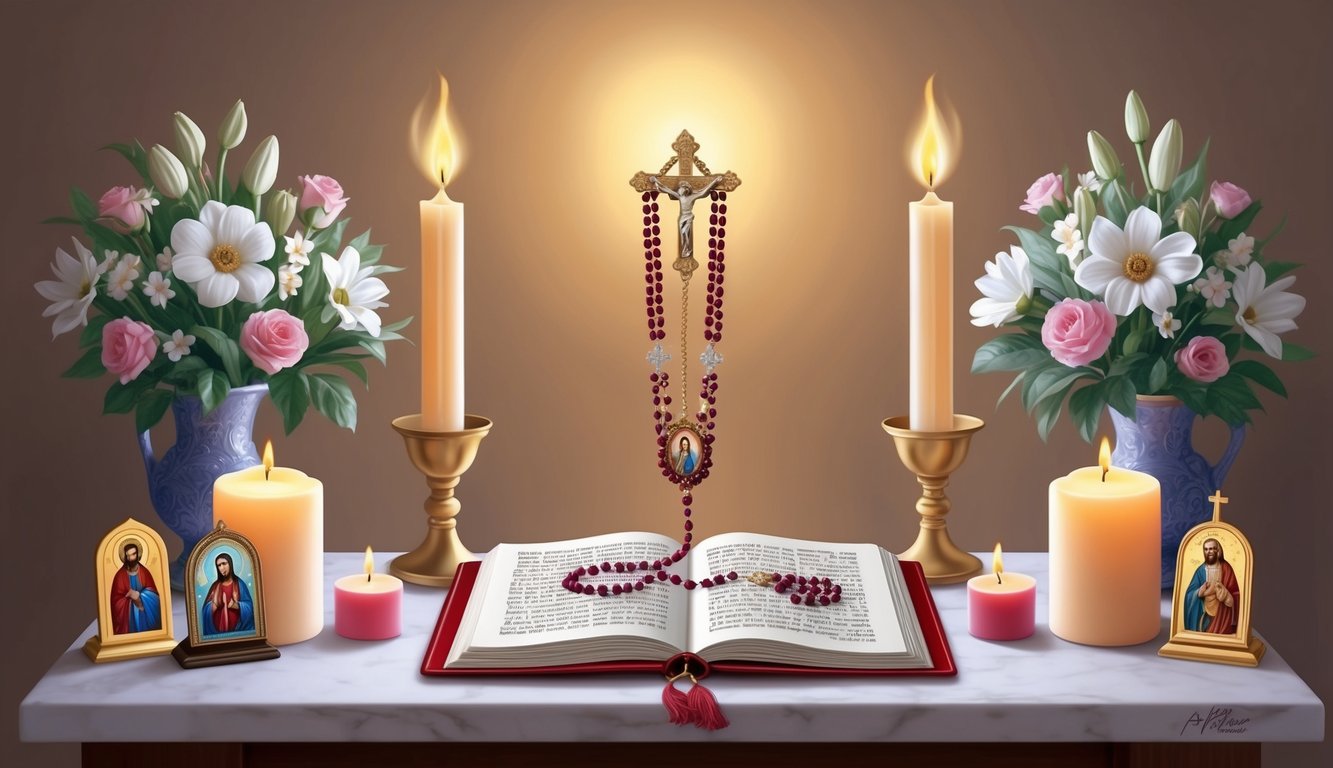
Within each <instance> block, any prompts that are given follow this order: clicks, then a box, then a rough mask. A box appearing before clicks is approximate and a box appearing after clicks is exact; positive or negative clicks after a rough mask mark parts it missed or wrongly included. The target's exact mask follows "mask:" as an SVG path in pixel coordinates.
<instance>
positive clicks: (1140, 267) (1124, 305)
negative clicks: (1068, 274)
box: [1074, 208, 1203, 317]
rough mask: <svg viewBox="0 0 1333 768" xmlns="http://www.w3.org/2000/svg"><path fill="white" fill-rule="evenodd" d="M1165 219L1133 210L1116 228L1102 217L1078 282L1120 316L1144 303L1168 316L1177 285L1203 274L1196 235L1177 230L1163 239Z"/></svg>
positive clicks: (1144, 210) (1076, 278)
mask: <svg viewBox="0 0 1333 768" xmlns="http://www.w3.org/2000/svg"><path fill="white" fill-rule="evenodd" d="M1161 234H1162V218H1161V217H1160V216H1158V215H1157V212H1156V211H1154V210H1152V209H1151V208H1135V209H1134V210H1133V211H1131V212H1130V214H1129V218H1128V219H1127V220H1126V221H1125V228H1124V229H1123V230H1122V229H1120V227H1117V226H1116V225H1115V224H1114V223H1112V222H1111V220H1110V219H1107V218H1105V217H1103V216H1098V217H1097V219H1096V220H1095V221H1093V222H1092V231H1091V232H1089V233H1088V257H1087V258H1085V259H1084V260H1083V262H1082V263H1080V264H1079V265H1078V267H1077V268H1076V269H1075V270H1074V281H1075V282H1076V283H1078V284H1079V285H1081V286H1083V287H1084V288H1086V289H1088V290H1089V291H1092V292H1093V293H1096V294H1098V295H1100V296H1102V297H1103V298H1104V300H1105V302H1106V306H1107V307H1109V308H1110V310H1111V311H1112V312H1114V313H1115V314H1117V315H1120V316H1121V317H1124V316H1126V315H1128V314H1129V313H1131V312H1133V311H1134V310H1135V309H1136V308H1138V307H1139V306H1140V305H1142V306H1146V307H1148V309H1150V310H1152V311H1153V312H1165V311H1166V310H1168V309H1170V308H1171V307H1172V306H1174V305H1175V303H1176V284H1178V283H1183V282H1185V281H1187V280H1192V279H1194V277H1195V276H1196V275H1198V274H1199V272H1201V271H1202V270H1203V259H1202V258H1200V257H1199V255H1198V254H1196V253H1195V252H1194V245H1195V241H1194V236H1193V235H1191V234H1189V233H1188V232H1173V233H1172V234H1169V235H1167V236H1166V237H1164V238H1161V239H1158V238H1159V237H1160V236H1161Z"/></svg>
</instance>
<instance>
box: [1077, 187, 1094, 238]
mask: <svg viewBox="0 0 1333 768" xmlns="http://www.w3.org/2000/svg"><path fill="white" fill-rule="evenodd" d="M1074 215H1076V216H1077V217H1078V229H1079V231H1080V232H1082V233H1083V240H1084V241H1085V242H1086V241H1087V239H1088V233H1089V232H1091V231H1092V222H1093V221H1094V220H1095V219H1096V218H1097V201H1096V200H1094V199H1093V197H1092V192H1091V190H1089V189H1088V188H1087V187H1079V188H1078V191H1076V192H1075V193H1074Z"/></svg>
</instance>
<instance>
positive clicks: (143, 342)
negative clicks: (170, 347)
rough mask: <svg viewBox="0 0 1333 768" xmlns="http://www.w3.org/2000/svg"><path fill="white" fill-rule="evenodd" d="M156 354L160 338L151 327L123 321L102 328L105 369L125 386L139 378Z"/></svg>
mask: <svg viewBox="0 0 1333 768" xmlns="http://www.w3.org/2000/svg"><path fill="white" fill-rule="evenodd" d="M156 354H157V336H156V335H155V334H154V333H153V329H152V328H150V327H148V324H147V323H140V322H138V321H136V320H131V319H129V318H128V317H122V318H119V319H116V320H112V321H111V322H109V323H107V324H106V326H105V327H103V328H102V365H104V366H106V369H107V370H108V371H110V372H111V373H112V375H114V376H119V377H120V383H121V384H129V383H130V382H131V381H134V380H135V379H137V378H139V374H141V373H143V369H145V368H147V367H148V364H149V363H151V362H153V356H154V355H156Z"/></svg>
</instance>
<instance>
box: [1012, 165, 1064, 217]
mask: <svg viewBox="0 0 1333 768" xmlns="http://www.w3.org/2000/svg"><path fill="white" fill-rule="evenodd" d="M1063 199H1065V183H1064V181H1062V180H1061V179H1060V177H1059V176H1056V175H1055V174H1054V173H1048V174H1046V175H1045V176H1042V177H1041V178H1040V179H1037V180H1036V181H1034V182H1032V186H1030V187H1028V198H1027V200H1024V201H1023V204H1022V205H1020V206H1018V210H1020V211H1027V212H1028V213H1031V214H1037V213H1041V209H1042V208H1045V207H1046V206H1048V205H1050V204H1051V201H1052V200H1063Z"/></svg>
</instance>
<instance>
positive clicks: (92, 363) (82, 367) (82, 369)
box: [60, 347, 106, 379]
mask: <svg viewBox="0 0 1333 768" xmlns="http://www.w3.org/2000/svg"><path fill="white" fill-rule="evenodd" d="M104 373H106V367H105V366H103V365H102V348H101V347H91V348H89V350H88V351H87V352H84V353H83V357H80V358H79V359H78V361H77V362H75V363H74V365H71V366H70V367H69V369H68V370H66V371H65V372H64V373H62V374H60V375H61V376H63V377H65V378H67V379H95V378H97V377H99V376H101V375H102V374H104Z"/></svg>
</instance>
